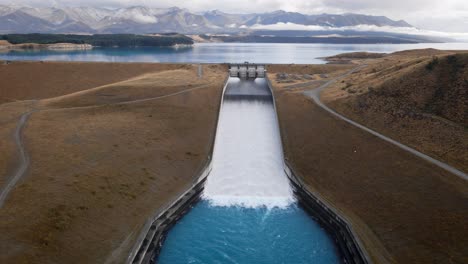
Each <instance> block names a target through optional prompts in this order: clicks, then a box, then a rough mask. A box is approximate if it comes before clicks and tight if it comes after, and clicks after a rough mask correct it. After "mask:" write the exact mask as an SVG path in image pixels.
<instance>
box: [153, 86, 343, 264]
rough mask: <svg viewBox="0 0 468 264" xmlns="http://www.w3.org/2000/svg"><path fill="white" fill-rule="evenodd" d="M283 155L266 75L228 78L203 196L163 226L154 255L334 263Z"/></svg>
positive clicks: (206, 261) (167, 259)
mask: <svg viewBox="0 0 468 264" xmlns="http://www.w3.org/2000/svg"><path fill="white" fill-rule="evenodd" d="M233 95H235V96H233ZM239 95H243V96H241V97H240V98H244V99H234V98H239ZM283 160H284V157H283V149H282V146H281V139H280V135H279V128H278V122H277V118H276V113H275V110H274V107H273V103H272V101H271V93H270V91H269V89H268V85H267V83H266V81H265V80H264V79H256V80H254V81H253V80H243V81H241V80H239V79H237V78H231V79H230V80H229V83H228V86H227V89H226V94H225V100H224V102H223V104H222V108H221V111H220V116H219V121H218V128H217V135H216V141H215V146H214V151H213V162H212V171H211V173H210V174H209V175H208V178H207V182H206V184H205V190H204V192H203V195H202V200H201V202H199V203H198V204H196V205H195V206H194V208H193V209H192V210H191V211H189V213H188V214H187V215H186V216H184V217H183V218H182V219H181V220H180V221H179V222H178V223H176V224H175V226H174V227H173V228H172V229H171V230H169V232H168V234H167V239H166V241H165V242H164V243H163V246H162V248H161V252H160V255H159V258H158V259H157V260H156V261H157V262H158V263H161V264H179V263H180V264H182V263H200V264H201V263H203V264H215V263H222V264H224V263H239V264H249V263H253V264H263V263H264V264H276V263H294V264H302V263H319V264H322V263H323V264H335V263H340V259H339V255H338V252H337V250H336V248H335V245H334V244H333V240H332V239H330V237H329V236H328V234H327V232H325V230H323V229H322V228H321V227H320V226H319V225H318V224H317V222H315V221H314V220H313V219H312V218H311V217H310V216H308V215H307V214H306V213H305V212H304V211H303V210H302V209H301V208H300V207H298V205H297V202H296V200H295V198H294V195H293V192H292V189H291V186H290V184H289V180H288V178H287V177H286V175H285V173H284V163H283Z"/></svg>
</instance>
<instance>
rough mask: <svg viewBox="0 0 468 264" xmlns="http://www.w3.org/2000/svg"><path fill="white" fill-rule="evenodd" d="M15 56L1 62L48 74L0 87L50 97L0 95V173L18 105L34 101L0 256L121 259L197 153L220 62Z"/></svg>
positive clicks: (206, 133)
mask: <svg viewBox="0 0 468 264" xmlns="http://www.w3.org/2000/svg"><path fill="white" fill-rule="evenodd" d="M15 64H17V62H13V63H12V64H9V65H5V66H3V67H10V66H11V67H16V68H13V69H9V70H8V71H9V73H15V69H16V70H18V71H20V72H19V73H15V74H16V75H17V76H20V75H21V73H23V74H24V72H25V69H28V70H31V71H33V72H34V69H39V71H40V72H43V73H48V74H47V75H45V76H42V75H41V74H37V73H31V76H34V78H33V77H31V78H30V79H28V80H27V81H22V84H21V85H19V84H15V80H16V79H8V83H7V82H3V80H2V91H5V89H6V88H7V87H6V86H5V84H11V85H8V87H16V88H17V89H21V87H28V88H29V89H28V90H27V91H12V92H11V93H9V95H8V97H9V98H10V99H12V100H22V99H36V98H49V97H52V96H54V98H50V99H44V100H39V101H37V102H35V103H34V104H32V103H29V105H25V104H26V103H28V102H16V103H7V104H3V105H0V109H1V110H0V122H2V126H1V129H0V135H1V136H2V137H1V141H0V144H1V147H2V153H1V155H0V171H1V172H2V173H1V175H2V179H1V180H2V181H1V183H2V184H3V183H4V182H5V181H6V180H8V177H9V176H10V175H11V172H12V170H13V169H14V168H15V165H16V163H17V162H16V160H17V154H16V146H15V145H14V144H13V140H12V136H11V135H12V133H13V130H14V128H15V127H16V123H17V122H18V117H19V115H20V114H22V113H23V112H25V111H28V110H29V109H31V108H35V109H37V110H38V111H37V112H35V113H33V114H32V115H31V117H30V120H29V121H28V122H27V124H26V127H25V130H24V142H25V146H26V150H27V152H28V153H29V156H30V157H31V165H30V167H29V170H28V172H27V173H26V175H25V176H24V177H23V178H22V180H21V181H20V182H19V183H18V184H17V185H16V187H15V188H14V189H13V191H12V192H11V193H10V195H9V196H8V197H7V200H6V202H5V204H4V206H3V207H2V209H1V210H0V233H1V234H2V235H1V236H0V252H1V254H0V262H1V263H114V262H117V263H121V262H123V261H124V260H125V259H126V257H127V256H128V254H129V250H130V249H131V247H132V246H133V244H134V241H135V238H136V237H137V236H138V235H139V231H140V229H141V227H142V225H143V224H144V223H145V222H146V220H147V219H148V218H149V217H150V216H151V215H153V214H154V213H155V212H156V211H157V210H161V209H162V208H163V207H164V206H165V205H166V204H168V203H169V202H171V201H173V200H174V199H175V198H176V197H177V196H178V195H179V194H180V193H182V192H183V191H185V190H186V189H187V188H188V187H189V186H190V184H191V183H192V182H193V180H194V179H195V177H196V176H198V173H199V172H200V170H201V169H202V168H203V166H204V165H205V163H206V161H207V156H208V155H209V154H210V149H211V145H212V140H213V137H214V131H215V128H216V119H217V114H218V108H219V101H220V96H221V91H222V86H223V81H224V80H225V77H226V72H227V71H226V69H225V67H224V66H219V65H204V66H203V68H204V70H203V72H204V75H203V77H202V78H198V77H197V65H182V64H180V65H170V64H168V65H164V64H159V65H158V64H153V65H152V64H137V63H135V64H113V63H110V64H102V63H42V64H41V63H39V62H36V63H33V62H30V63H18V64H20V65H22V66H24V69H23V68H22V67H20V66H19V65H15ZM34 64H37V65H34ZM60 66H63V69H62V71H61V72H60V73H61V74H60V75H57V74H55V71H56V70H58V69H60V68H61V67H60ZM41 67H43V68H41ZM93 69H94V70H97V71H99V73H93V72H94V71H93ZM15 74H13V75H15ZM75 74H76V76H75ZM93 74H94V75H93ZM72 76H74V77H72ZM111 76H112V77H111ZM101 77H102V78H101ZM74 81H76V83H75V82H74ZM10 82H11V83H10ZM28 82H29V85H28ZM42 82H46V83H48V84H49V85H51V86H49V87H48V86H47V85H45V84H42ZM36 84H38V87H37V88H36V87H35V85H36ZM52 84H53V85H52ZM15 85H17V86H15ZM96 85H99V87H96V88H93V87H95V86H96ZM49 88H50V90H49ZM90 88H91V89H90ZM6 90H8V89H6ZM184 90H185V92H183V91H184ZM179 92H180V93H179ZM2 95H3V93H2ZM166 95H172V96H166ZM55 96H59V97H55ZM161 96H162V97H161ZM165 96H166V97H165ZM158 97H160V98H158ZM148 98H149V100H144V99H148ZM139 99H143V100H141V101H134V102H130V103H127V102H129V101H131V100H139ZM31 104H32V105H31ZM3 124H5V125H3ZM3 147H5V148H3Z"/></svg>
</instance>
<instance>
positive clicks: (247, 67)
mask: <svg viewBox="0 0 468 264" xmlns="http://www.w3.org/2000/svg"><path fill="white" fill-rule="evenodd" d="M265 76H266V67H265V65H264V64H256V63H248V62H244V63H231V64H229V77H233V78H240V79H242V80H245V79H255V78H265Z"/></svg>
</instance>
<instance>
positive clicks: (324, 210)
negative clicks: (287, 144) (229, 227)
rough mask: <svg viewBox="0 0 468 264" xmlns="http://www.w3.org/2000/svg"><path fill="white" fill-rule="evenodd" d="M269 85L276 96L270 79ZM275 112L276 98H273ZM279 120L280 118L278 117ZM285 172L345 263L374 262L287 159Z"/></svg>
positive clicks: (334, 210) (301, 202)
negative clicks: (332, 240)
mask: <svg viewBox="0 0 468 264" xmlns="http://www.w3.org/2000/svg"><path fill="white" fill-rule="evenodd" d="M268 87H269V89H270V91H271V94H272V95H273V96H274V94H275V93H274V90H273V87H272V84H271V82H270V80H268ZM273 104H274V108H275V112H276V113H277V111H278V110H277V108H276V100H275V99H274V98H273ZM278 122H279V119H278ZM284 172H285V174H286V176H287V177H288V178H289V180H290V183H291V186H292V188H293V191H294V194H295V196H296V198H297V201H298V202H299V205H300V206H301V207H302V208H303V209H304V210H305V211H306V212H307V213H309V215H310V216H311V217H312V218H313V219H315V220H316V221H317V222H318V223H319V224H320V225H321V226H322V227H323V228H325V230H327V232H328V233H329V234H330V235H331V236H332V237H333V239H334V241H335V243H336V246H337V248H338V251H339V254H340V255H341V258H342V259H343V262H344V263H356V264H364V263H372V259H371V258H370V257H369V255H368V254H367V252H366V251H365V248H364V247H363V244H362V243H361V241H360V239H359V237H358V236H357V235H356V233H355V232H354V231H353V230H352V226H351V223H350V222H348V221H347V220H345V219H344V218H343V216H341V215H340V214H339V213H338V212H337V211H336V209H334V208H333V207H332V205H331V204H329V203H327V202H326V201H325V200H323V199H322V198H321V197H320V196H319V194H318V193H315V194H314V193H313V192H311V191H310V190H309V189H308V187H307V185H306V184H304V182H303V181H302V179H301V178H300V177H298V176H297V175H296V173H294V170H293V169H292V167H291V165H290V164H289V163H288V162H287V160H285V162H284Z"/></svg>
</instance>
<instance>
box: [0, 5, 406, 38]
mask: <svg viewBox="0 0 468 264" xmlns="http://www.w3.org/2000/svg"><path fill="white" fill-rule="evenodd" d="M277 24H293V25H303V26H323V27H330V28H339V27H351V26H359V25H369V26H377V27H383V26H385V27H411V25H409V24H408V23H406V22H405V21H402V20H400V21H394V20H391V19H389V18H387V17H384V16H368V15H359V14H341V15H331V14H321V15H305V14H301V13H294V12H285V11H275V12H270V13H261V14H227V13H223V12H221V11H217V10H214V11H208V12H204V13H193V12H190V11H189V10H187V9H181V8H178V7H172V8H150V7H145V6H133V7H127V8H120V9H107V8H94V7H66V8H58V7H50V8H35V7H27V6H17V5H14V6H13V5H12V6H1V5H0V33H34V32H37V33H154V32H180V33H229V32H230V33H238V32H243V31H246V30H249V29H250V28H255V27H259V26H260V27H263V28H265V26H266V27H267V26H269V25H271V26H274V25H277Z"/></svg>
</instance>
